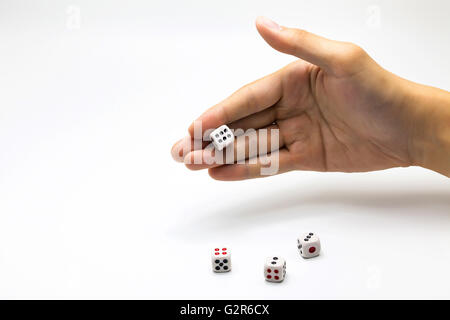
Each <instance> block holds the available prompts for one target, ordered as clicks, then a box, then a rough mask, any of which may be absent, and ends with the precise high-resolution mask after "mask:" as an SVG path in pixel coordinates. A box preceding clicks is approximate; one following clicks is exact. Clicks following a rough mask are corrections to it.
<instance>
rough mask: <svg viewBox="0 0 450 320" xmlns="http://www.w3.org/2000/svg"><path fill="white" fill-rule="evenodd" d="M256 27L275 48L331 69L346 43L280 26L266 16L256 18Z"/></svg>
mask: <svg viewBox="0 0 450 320" xmlns="http://www.w3.org/2000/svg"><path fill="white" fill-rule="evenodd" d="M256 28H257V29H258V32H259V33H260V34H261V36H262V37H263V38H264V40H266V42H267V43H268V44H269V45H271V46H272V47H273V48H274V49H275V50H278V51H281V52H283V53H287V54H291V55H294V56H297V57H299V58H300V59H303V60H306V61H308V62H311V63H312V64H315V65H317V66H319V67H321V68H324V69H329V71H331V70H330V69H331V67H332V62H333V60H334V58H335V57H336V56H337V55H338V54H339V52H342V46H344V45H345V44H344V43H342V42H338V41H333V40H329V39H326V38H323V37H320V36H317V35H315V34H312V33H309V32H307V31H304V30H300V29H293V28H286V27H282V26H279V25H278V24H277V23H276V22H274V21H272V20H270V19H268V18H265V17H258V18H257V19H256Z"/></svg>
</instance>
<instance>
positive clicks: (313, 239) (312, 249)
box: [297, 232, 320, 258]
mask: <svg viewBox="0 0 450 320" xmlns="http://www.w3.org/2000/svg"><path fill="white" fill-rule="evenodd" d="M297 248H298V252H299V253H300V255H301V256H302V257H303V258H312V257H317V256H318V255H319V254H320V239H319V236H317V235H316V234H315V233H313V232H308V233H305V234H303V235H301V236H300V237H299V238H298V239H297Z"/></svg>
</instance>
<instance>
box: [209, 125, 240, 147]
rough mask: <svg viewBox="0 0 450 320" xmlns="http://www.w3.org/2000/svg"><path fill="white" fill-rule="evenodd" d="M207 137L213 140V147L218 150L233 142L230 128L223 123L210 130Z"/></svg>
mask: <svg viewBox="0 0 450 320" xmlns="http://www.w3.org/2000/svg"><path fill="white" fill-rule="evenodd" d="M209 138H210V139H211V141H212V142H213V144H214V147H215V148H216V149H217V150H218V151H222V150H223V148H225V147H227V146H229V145H230V144H232V143H233V141H234V134H233V132H232V131H231V129H230V128H228V127H227V126H226V125H223V126H220V127H218V128H217V129H215V130H214V131H213V132H211V134H210V135H209Z"/></svg>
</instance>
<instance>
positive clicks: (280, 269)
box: [264, 256, 286, 282]
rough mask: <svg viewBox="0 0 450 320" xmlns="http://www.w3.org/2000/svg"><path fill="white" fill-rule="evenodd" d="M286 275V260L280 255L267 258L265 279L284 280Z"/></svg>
mask: <svg viewBox="0 0 450 320" xmlns="http://www.w3.org/2000/svg"><path fill="white" fill-rule="evenodd" d="M285 277H286V260H284V259H283V258H281V257H280V256H271V257H268V258H266V261H265V263H264V279H266V280H267V281H270V282H282V281H283V280H284V278H285Z"/></svg>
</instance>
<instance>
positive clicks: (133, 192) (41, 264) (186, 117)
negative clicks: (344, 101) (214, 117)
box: [0, 0, 450, 299]
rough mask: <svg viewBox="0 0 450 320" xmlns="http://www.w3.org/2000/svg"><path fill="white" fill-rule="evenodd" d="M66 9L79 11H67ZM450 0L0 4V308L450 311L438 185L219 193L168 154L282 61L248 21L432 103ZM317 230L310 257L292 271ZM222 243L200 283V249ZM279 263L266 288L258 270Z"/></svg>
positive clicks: (221, 185)
mask: <svg viewBox="0 0 450 320" xmlns="http://www.w3.org/2000/svg"><path fill="white" fill-rule="evenodd" d="M78 12H79V13H80V15H78ZM449 12H450V3H449V2H448V1H444V0H442V1H388V0H386V1H361V0H358V1H356V0H354V1H331V0H330V1H303V0H295V1H294V0H292V1H287V0H286V1H261V0H259V1H256V0H255V1H225V2H224V1H211V0H208V1H206V0H205V1H162V0H161V1H144V0H142V1H91V0H90V1H87V0H86V1H76V0H74V1H70V2H69V1H56V0H55V1H31V0H30V1H22V0H0V298H44V299H46V298H153V299H155V298H187V299H188V298H249V299H250V298H255V299H259V298H273V299H278V298H280V299H281V298H284V299H308V298H363V299H365V298H447V299H448V298H450V288H449V287H450V272H449V270H450V250H449V249H450V181H449V179H447V178H445V177H443V176H440V175H438V174H436V173H433V172H430V171H427V170H424V169H420V168H408V169H393V170H387V171H382V172H374V173H363V174H339V173H332V174H325V173H309V172H293V173H289V174H285V175H281V176H277V177H273V178H267V179H259V180H255V181H244V182H233V183H226V182H218V181H214V180H212V179H210V178H209V177H208V175H207V173H206V172H191V171H188V170H187V169H185V168H184V166H183V165H181V164H178V163H175V162H173V161H172V159H171V157H170V148H171V146H172V144H173V143H174V142H175V141H176V140H177V139H179V138H181V137H183V136H184V135H186V132H187V131H186V129H187V126H188V125H189V124H190V122H191V121H192V120H193V119H194V118H195V117H197V116H198V115H199V114H200V113H201V112H202V111H203V110H204V109H206V108H207V107H209V106H211V105H213V104H215V103H217V102H218V101H219V100H222V99H223V98H225V97H226V96H227V95H229V94H230V93H232V92H233V91H234V90H235V89H237V88H239V87H240V86H242V85H244V84H245V83H247V82H250V81H253V80H255V79H257V78H259V77H261V76H263V75H265V74H267V73H269V72H272V71H274V70H276V69H278V68H280V67H282V66H284V65H285V64H287V63H289V62H290V61H293V60H294V58H293V57H289V56H285V55H282V54H280V53H278V52H275V51H274V50H273V49H271V48H270V47H269V46H268V45H266V44H265V43H264V41H263V40H262V39H261V38H260V37H259V35H258V34H257V31H256V29H255V27H254V19H255V18H256V17H257V16H258V15H266V16H268V17H270V18H273V19H274V20H276V21H278V22H280V23H282V24H284V25H289V26H297V27H301V28H304V29H307V30H309V31H312V32H315V33H318V34H321V35H323V36H327V37H330V38H333V39H339V40H347V41H353V42H356V43H358V44H359V45H361V46H362V47H364V48H365V49H366V50H367V51H368V52H369V53H370V54H371V55H372V56H373V57H374V58H375V59H376V60H377V61H378V62H379V63H380V64H381V65H382V66H384V67H385V68H387V69H389V70H391V71H393V72H394V73H397V74H399V75H401V76H403V77H406V78H409V79H411V80H414V81H418V82H421V83H426V84H429V85H434V86H438V87H441V88H443V89H446V90H449V88H450V76H449V74H450V62H449V59H448V57H449V56H450V46H449V39H450V18H449V15H450V13H449ZM307 231H314V232H316V233H318V234H319V235H320V237H321V240H322V245H323V254H322V255H321V256H320V257H318V258H316V259H311V260H303V259H301V258H299V256H298V254H297V251H296V244H295V241H296V238H297V236H298V235H299V234H300V233H302V232H307ZM216 245H219V246H222V245H226V246H230V247H232V248H233V265H234V266H233V271H232V272H231V273H228V274H219V275H217V274H213V273H212V272H211V265H210V257H209V253H210V249H211V248H212V247H214V246H216ZM272 254H277V255H281V256H284V257H285V258H286V259H287V271H288V273H287V279H286V281H285V282H283V283H282V284H270V283H266V282H265V281H264V279H263V275H262V263H263V260H264V258H265V257H266V256H270V255H272Z"/></svg>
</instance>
